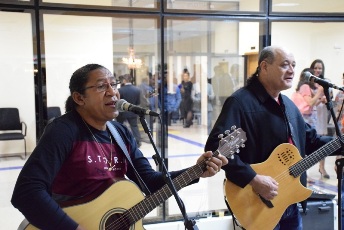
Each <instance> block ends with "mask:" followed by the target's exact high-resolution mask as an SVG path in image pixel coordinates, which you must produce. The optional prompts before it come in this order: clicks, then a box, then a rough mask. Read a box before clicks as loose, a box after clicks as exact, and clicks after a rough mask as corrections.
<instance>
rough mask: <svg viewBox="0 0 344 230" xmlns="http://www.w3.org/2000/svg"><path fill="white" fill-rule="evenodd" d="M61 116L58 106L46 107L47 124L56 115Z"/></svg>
mask: <svg viewBox="0 0 344 230" xmlns="http://www.w3.org/2000/svg"><path fill="white" fill-rule="evenodd" d="M59 116H61V109H60V107H58V106H51V107H48V108H47V120H48V124H49V123H50V122H51V121H52V120H54V119H55V118H56V117H59Z"/></svg>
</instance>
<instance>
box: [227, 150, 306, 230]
mask: <svg viewBox="0 0 344 230" xmlns="http://www.w3.org/2000/svg"><path fill="white" fill-rule="evenodd" d="M300 160H302V157H301V156H300V154H299V151H298V150H297V148H296V147H295V146H294V145H291V144H281V145H279V146H277V147H276V148H275V149H274V151H273V152H272V154H271V155H270V157H269V158H268V159H267V160H266V161H265V162H262V163H259V164H252V165H251V167H252V168H253V169H254V171H255V172H256V173H257V174H261V175H267V176H271V177H272V178H274V179H275V180H276V181H277V182H278V183H279V185H278V195H277V196H276V197H275V198H274V199H273V200H271V203H272V205H273V207H272V208H269V207H268V206H267V205H266V204H265V203H263V201H262V200H261V198H260V197H259V196H258V194H256V193H255V192H254V191H253V189H252V187H251V186H250V185H247V186H245V187H244V188H241V187H239V186H237V185H235V184H233V183H232V182H230V181H229V180H226V183H225V193H226V199H227V202H228V204H229V206H230V208H231V209H232V211H233V213H234V215H235V216H236V218H237V219H238V220H239V222H240V224H241V225H242V226H243V227H244V228H245V229H247V230H256V229H268V230H269V229H273V228H274V227H275V226H276V225H277V223H278V222H279V220H280V218H281V217H282V215H283V213H284V211H285V209H286V208H287V207H288V206H289V205H291V204H294V203H297V202H300V201H303V200H305V199H307V198H308V197H309V196H310V195H311V194H312V190H310V189H307V188H305V187H304V186H303V185H302V184H301V183H300V177H296V178H295V177H293V176H292V175H290V174H289V167H290V166H292V165H293V164H295V163H297V162H298V161H300Z"/></svg>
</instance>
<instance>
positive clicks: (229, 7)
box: [167, 0, 261, 12]
mask: <svg viewBox="0 0 344 230" xmlns="http://www.w3.org/2000/svg"><path fill="white" fill-rule="evenodd" d="M260 4H261V0H259V1H257V0H234V1H233V0H222V1H218V0H210V1H195V0H172V1H170V0H169V1H167V9H168V10H174V9H179V10H196V11H212V12H216V11H260Z"/></svg>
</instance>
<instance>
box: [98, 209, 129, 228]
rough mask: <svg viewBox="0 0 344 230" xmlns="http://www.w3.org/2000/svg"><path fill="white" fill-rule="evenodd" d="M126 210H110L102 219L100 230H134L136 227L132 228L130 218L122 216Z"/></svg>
mask: <svg viewBox="0 0 344 230" xmlns="http://www.w3.org/2000/svg"><path fill="white" fill-rule="evenodd" d="M125 211H126V210H125V209H112V210H109V211H108V212H107V213H106V214H105V215H104V216H103V218H102V220H101V222H100V228H99V229H106V230H110V229H111V230H122V229H123V230H126V229H128V230H133V229H134V225H133V226H130V220H129V219H128V216H126V215H122V213H123V212H125Z"/></svg>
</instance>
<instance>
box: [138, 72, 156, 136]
mask: <svg viewBox="0 0 344 230" xmlns="http://www.w3.org/2000/svg"><path fill="white" fill-rule="evenodd" d="M153 86H154V84H153V75H152V73H150V72H148V73H147V77H144V78H142V82H141V84H140V85H139V86H138V88H139V89H140V91H141V94H140V95H141V98H140V106H141V107H142V108H145V109H149V110H151V111H155V95H154V88H153ZM145 118H146V120H147V121H148V124H149V128H150V130H152V131H153V123H154V117H152V116H149V115H146V116H145ZM152 135H153V132H152ZM142 140H143V141H144V140H145V138H142ZM148 142H149V141H148Z"/></svg>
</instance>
